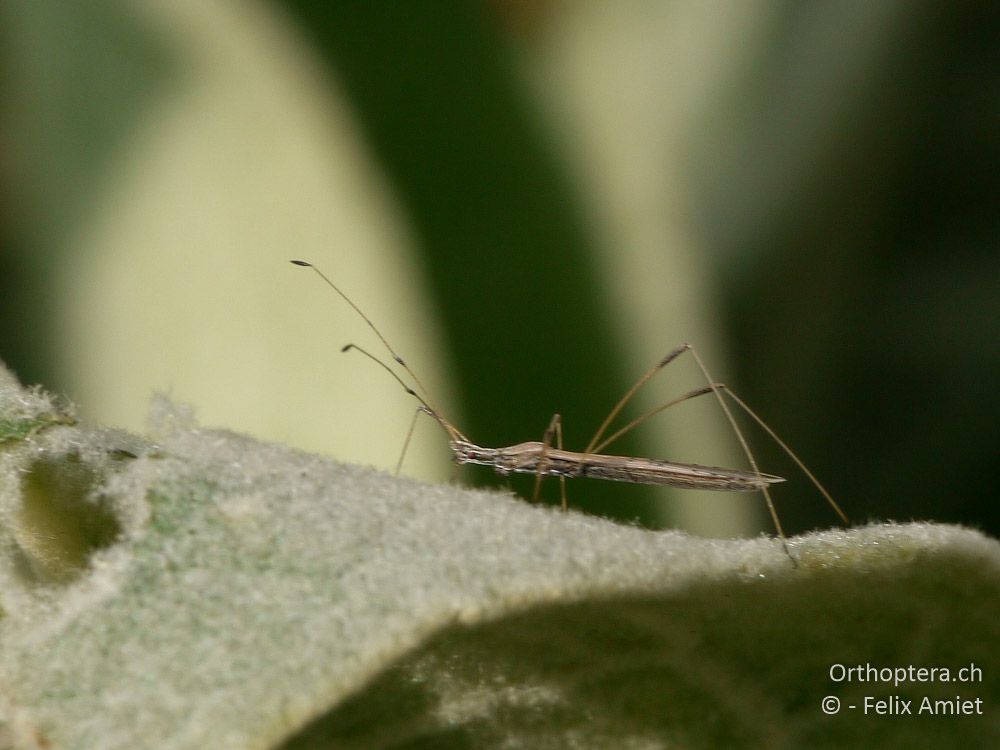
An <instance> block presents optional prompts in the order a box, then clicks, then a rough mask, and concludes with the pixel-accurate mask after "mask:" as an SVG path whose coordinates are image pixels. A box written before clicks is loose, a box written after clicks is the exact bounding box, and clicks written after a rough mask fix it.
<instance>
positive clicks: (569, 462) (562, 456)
mask: <svg viewBox="0 0 1000 750" xmlns="http://www.w3.org/2000/svg"><path fill="white" fill-rule="evenodd" d="M292 263H294V264H295V265H297V266H304V267H306V268H311V269H312V270H313V271H315V272H316V273H317V274H318V275H319V277H320V278H321V279H323V281H324V282H326V284H327V285H328V286H330V288H332V289H333V290H334V291H335V292H336V293H337V294H339V295H340V297H341V298H343V300H344V301H345V302H347V304H349V305H350V306H351V307H352V308H353V309H354V311H355V312H356V313H357V314H358V315H360V316H361V318H362V319H363V320H364V321H365V323H367V324H368V327H369V328H371V329H372V331H374V332H375V335H376V336H378V338H379V340H380V341H381V342H382V344H383V345H384V346H385V348H386V350H387V351H388V352H389V355H390V356H391V357H392V360H393V362H395V363H396V364H398V365H399V366H400V367H402V368H403V370H404V371H405V372H406V374H407V375H408V376H409V377H410V378H411V379H412V380H413V383H414V385H415V386H416V388H413V387H411V386H409V385H407V383H406V381H405V380H403V378H402V377H401V376H400V375H399V373H397V372H396V371H395V370H394V369H393V368H392V367H390V366H389V365H388V364H386V363H385V362H384V361H382V360H381V359H379V358H378V357H376V356H375V355H374V354H372V353H371V352H369V351H368V350H366V349H364V348H362V347H360V346H358V345H357V344H347V345H346V346H344V347H343V349H341V351H344V352H346V351H350V350H352V349H353V350H356V351H358V352H360V353H361V354H363V355H365V356H366V357H368V358H369V359H371V360H372V361H373V362H375V363H376V364H377V365H379V366H380V367H381V368H382V369H384V370H385V371H386V372H388V373H389V374H390V375H391V376H392V377H393V378H395V379H396V381H397V382H398V383H399V384H400V385H401V386H402V387H403V388H404V389H405V390H406V392H407V393H408V394H410V395H411V396H413V397H414V398H415V399H417V401H418V402H419V403H420V406H419V407H418V408H417V411H416V412H415V413H414V415H413V421H411V423H410V429H409V431H408V432H407V434H406V441H405V443H404V445H403V453H402V454H401V455H400V457H399V462H398V463H397V464H396V473H397V474H398V473H399V469H400V467H401V466H402V462H403V457H404V456H405V455H406V448H407V446H408V445H409V442H410V438H411V437H412V435H413V427H414V425H415V423H416V418H417V417H418V416H419V415H420V413H421V412H422V413H424V414H427V415H429V416H430V417H432V418H433V419H434V421H436V422H437V423H438V424H439V425H441V428H442V429H443V430H444V431H445V433H447V435H448V447H449V449H450V450H451V452H452V455H453V456H454V460H455V462H456V463H458V464H480V465H483V466H492V467H493V469H494V470H495V471H496V472H497V473H498V474H502V475H506V474H511V473H519V474H534V475H535V489H534V493H533V500H535V501H537V500H538V495H539V491H540V489H541V482H542V479H543V477H558V478H559V484H560V493H561V495H562V507H563V510H567V509H568V503H567V500H566V479H567V478H573V477H592V478H595V479H607V480H610V481H613V482H631V483H633V484H654V485H669V486H671V487H680V488H683V489H702V490H730V491H757V490H760V491H761V492H762V493H764V500H765V502H766V503H767V509H768V512H769V514H770V516H771V520H772V522H773V523H774V528H775V530H776V531H777V533H778V538H779V539H780V540H781V544H782V547H784V549H785V552H786V553H788V545H787V544H786V539H785V532H784V530H783V529H782V527H781V521H780V520H779V519H778V513H777V510H776V509H775V507H774V501H773V500H772V499H771V493H770V492H769V491H768V486H769V485H771V484H775V483H776V482H783V481H785V480H784V479H782V478H781V477H776V476H772V475H771V474H764V473H762V472H761V471H760V469H759V468H758V466H757V461H756V459H755V458H754V456H753V453H752V452H751V450H750V445H749V443H747V441H746V438H744V437H743V432H742V430H740V428H739V426H738V425H737V424H736V420H735V418H734V417H733V415H732V412H731V411H730V409H729V406H728V405H727V404H726V402H725V400H724V399H723V398H722V394H723V393H725V394H726V395H728V396H729V397H730V398H731V399H732V400H733V401H734V402H735V403H736V404H738V405H739V406H740V408H742V409H743V410H744V411H745V412H746V413H747V414H748V415H749V416H750V417H751V418H752V419H753V420H754V421H755V422H757V424H759V425H760V426H761V428H763V429H764V431H765V432H767V434H768V435H770V437H771V438H772V439H773V440H774V441H775V442H776V443H777V444H778V446H780V447H781V449H782V450H783V451H784V452H785V453H786V454H788V456H789V457H790V458H791V459H792V460H793V461H794V462H795V463H796V465H797V466H798V467H799V469H801V470H802V472H803V473H804V474H805V475H806V476H807V477H808V478H809V480H810V481H811V482H812V483H813V484H814V485H815V486H816V488H817V489H818V490H819V492H820V494H822V495H823V497H824V498H826V501H827V502H828V503H829V504H830V506H831V507H832V508H833V510H834V511H835V512H836V513H837V515H838V516H840V518H841V520H842V521H843V522H844V523H845V524H848V523H850V521H848V519H847V516H846V515H845V513H844V511H843V510H841V509H840V506H839V505H837V503H836V501H835V500H834V499H833V497H832V496H831V495H830V493H829V492H827V491H826V488H825V487H823V485H822V484H820V482H819V480H818V479H816V477H815V476H814V475H813V473H812V472H811V471H809V469H808V468H807V467H806V465H805V464H804V463H803V462H802V461H801V460H800V459H799V457H798V456H797V455H796V454H795V452H794V451H792V449H791V448H789V447H788V445H786V444H785V442H784V441H783V440H782V439H781V438H779V437H778V436H777V434H775V432H774V430H772V429H771V428H770V427H769V426H768V425H767V424H766V423H765V422H764V420H763V419H761V418H760V417H759V416H758V415H757V413H756V412H754V411H753V410H752V409H751V408H750V407H749V406H748V405H747V404H746V402H744V401H743V400H742V399H740V398H739V397H738V396H736V394H734V393H733V392H732V391H731V390H730V389H729V388H728V387H727V386H725V385H724V384H722V383H716V382H714V381H713V379H712V377H711V376H710V375H709V374H708V370H707V369H706V367H705V364H704V363H703V362H702V360H701V357H699V356H698V353H697V352H696V351H695V350H694V348H693V347H692V346H691V345H690V344H684V345H682V346H679V347H677V348H676V349H674V350H673V351H672V352H670V353H669V354H668V355H667V356H666V357H664V358H663V359H661V360H660V361H659V362H657V363H656V364H655V365H653V367H651V368H650V369H649V370H648V371H647V372H646V373H645V374H644V375H643V376H642V377H641V378H639V380H638V381H637V382H636V384H635V385H633V386H632V387H631V388H630V389H629V390H628V391H626V393H625V395H624V396H622V398H621V399H620V400H619V401H618V403H617V404H615V406H614V408H613V409H612V410H611V413H609V414H608V416H607V418H606V419H605V420H604V422H603V423H602V424H601V426H600V427H599V428H598V430H597V433H596V434H595V435H594V437H593V438H592V439H591V441H590V443H589V444H588V445H587V447H586V448H585V449H584V450H583V451H582V452H579V453H578V452H575V451H568V450H564V449H563V445H562V418H561V417H560V416H559V415H558V414H554V415H553V416H552V420H551V422H550V423H549V426H548V428H547V429H546V430H545V434H544V436H543V438H542V440H541V441H532V442H527V443H518V444H516V445H510V446H506V447H503V448H484V447H482V446H480V445H476V444H475V443H474V442H472V441H471V440H470V439H469V438H468V437H467V436H466V435H465V433H463V432H462V431H461V430H459V429H458V428H457V427H456V426H455V425H454V424H452V423H451V422H450V421H448V419H446V418H445V416H444V415H443V414H442V413H441V411H440V410H439V409H438V408H437V407H436V406H434V405H433V403H432V401H431V398H430V395H429V393H428V391H427V388H426V387H424V385H423V383H421V382H420V378H418V377H417V375H416V373H414V372H413V370H411V369H410V367H409V365H407V364H406V362H405V361H403V358H402V357H400V356H399V355H398V354H396V351H395V350H394V349H393V348H392V346H391V345H390V344H389V342H388V340H386V338H385V336H383V335H382V332H381V331H379V329H378V328H377V327H376V326H375V324H374V323H373V322H372V321H371V319H369V317H368V316H367V315H365V313H364V312H362V310H361V308H359V307H358V306H357V305H356V304H355V303H354V301H353V300H351V298H350V297H348V296H347V295H346V294H344V292H343V291H341V290H340V288H339V287H338V286H337V285H336V284H334V283H333V282H332V281H331V280H330V279H329V278H328V277H327V276H326V274H324V273H323V272H322V271H320V270H319V269H318V268H317V267H316V266H314V265H313V264H312V263H307V262H306V261H304V260H293V261H292ZM685 352H690V354H691V357H692V358H693V359H694V361H695V363H696V364H697V365H698V369H699V370H701V373H702V375H703V376H704V378H705V381H706V383H707V385H705V386H703V387H702V388H698V389H696V390H693V391H690V392H689V393H685V394H684V395H682V396H678V397H677V398H675V399H672V400H671V401H668V402H667V403H665V404H663V405H661V406H659V407H657V408H656V409H653V410H652V411H650V412H647V413H646V414H643V415H642V416H640V417H637V418H636V419H633V420H632V421H631V422H629V423H628V424H627V425H625V426H624V427H622V428H621V429H619V430H617V431H615V432H614V433H612V434H611V435H610V436H608V437H604V434H605V433H606V432H607V430H608V428H609V427H610V426H611V423H612V422H613V421H614V419H615V418H616V417H617V416H618V414H619V413H620V412H621V410H622V409H623V408H624V407H625V405H626V404H627V403H628V402H629V400H630V399H631V398H632V397H633V396H634V395H635V393H636V391H638V390H639V389H640V388H641V387H642V386H643V385H645V384H646V383H647V382H648V381H649V380H650V379H652V378H653V376H655V375H656V374H657V373H658V372H660V371H661V370H662V369H664V368H665V367H666V366H667V365H669V364H670V363H671V362H673V361H674V360H675V359H677V358H678V357H679V356H680V355H682V354H684V353H685ZM708 393H714V394H715V397H716V399H717V400H718V402H719V405H720V406H721V407H722V411H723V412H724V413H725V415H726V419H727V420H728V421H729V424H730V426H731V427H732V428H733V432H734V433H735V434H736V437H737V439H738V440H739V443H740V446H741V447H742V449H743V452H744V454H746V457H747V460H748V461H749V462H750V466H751V471H740V470H738V469H723V468H720V467H716V466H699V465H697V464H684V463H675V462H672V461H662V460H660V459H655V458H635V457H632V456H615V455H608V454H605V453H603V452H602V451H603V450H604V449H605V448H607V447H608V446H609V445H610V444H611V443H613V442H614V441H615V440H617V439H618V438H620V437H621V436H622V435H624V434H625V433H626V432H628V431H629V430H631V429H632V428H634V427H636V426H637V425H639V424H641V423H642V422H645V421H646V420H647V419H649V418H651V417H653V416H655V415H656V414H659V413H660V412H662V411H664V410H665V409H668V408H669V407H671V406H674V405H676V404H679V403H681V402H682V401H687V400H689V399H692V398H697V397H698V396H704V395H706V394H708ZM602 438H603V439H602ZM553 439H554V440H555V447H553V445H552V442H553ZM789 557H791V554H790V553H789ZM793 562H794V558H793Z"/></svg>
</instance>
